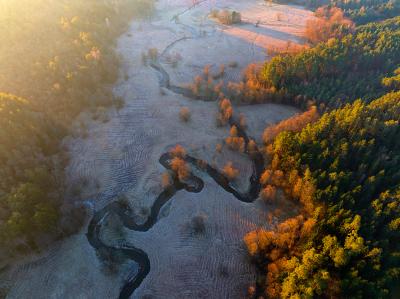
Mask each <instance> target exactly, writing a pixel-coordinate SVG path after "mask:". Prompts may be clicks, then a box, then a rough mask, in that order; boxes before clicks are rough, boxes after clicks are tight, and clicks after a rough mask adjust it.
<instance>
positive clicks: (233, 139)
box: [225, 126, 245, 153]
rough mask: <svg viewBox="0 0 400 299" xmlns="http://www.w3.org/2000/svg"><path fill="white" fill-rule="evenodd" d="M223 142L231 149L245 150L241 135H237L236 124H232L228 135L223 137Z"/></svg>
mask: <svg viewBox="0 0 400 299" xmlns="http://www.w3.org/2000/svg"><path fill="white" fill-rule="evenodd" d="M225 143H226V144H227V145H228V147H229V148H230V149H231V150H234V151H238V152H241V153H243V152H244V151H245V142H244V138H243V137H238V131H237V128H236V126H232V127H231V130H230V136H229V137H227V138H225Z"/></svg>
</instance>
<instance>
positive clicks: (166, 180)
mask: <svg viewBox="0 0 400 299" xmlns="http://www.w3.org/2000/svg"><path fill="white" fill-rule="evenodd" d="M171 185H172V178H171V176H170V174H169V173H168V172H164V173H163V174H162V176H161V186H162V187H163V188H167V187H169V186H171Z"/></svg>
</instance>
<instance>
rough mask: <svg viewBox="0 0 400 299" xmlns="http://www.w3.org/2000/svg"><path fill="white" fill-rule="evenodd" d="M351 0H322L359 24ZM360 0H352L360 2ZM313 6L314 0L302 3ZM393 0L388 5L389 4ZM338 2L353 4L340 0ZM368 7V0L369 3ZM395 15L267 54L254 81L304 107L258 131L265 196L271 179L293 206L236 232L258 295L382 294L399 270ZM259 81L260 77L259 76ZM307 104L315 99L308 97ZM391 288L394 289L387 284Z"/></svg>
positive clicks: (399, 101) (398, 26)
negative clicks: (265, 225)
mask: <svg viewBox="0 0 400 299" xmlns="http://www.w3.org/2000/svg"><path fill="white" fill-rule="evenodd" d="M352 3H353V2H346V4H344V3H341V2H338V3H336V2H335V3H331V4H332V5H337V6H338V7H342V8H344V9H345V11H346V13H347V14H348V15H350V16H351V17H352V18H353V19H354V20H355V21H356V22H357V23H366V20H371V19H372V20H375V19H381V18H385V16H393V15H392V13H393V14H394V15H398V12H397V13H396V9H398V8H396V7H398V3H396V2H395V1H394V2H391V3H390V5H389V3H386V4H385V5H384V4H380V5H384V6H385V7H386V8H388V7H389V6H390V7H391V8H390V9H389V10H385V9H383V10H380V11H381V14H379V17H378V15H377V14H374V13H372V11H371V10H372V9H373V8H371V9H370V13H371V14H372V15H371V14H370V15H368V16H366V15H363V16H362V14H361V13H362V11H365V9H363V10H362V11H361V9H356V7H357V6H355V5H354V4H353V5H352ZM358 3H359V2H358ZM310 5H315V3H312V4H311V3H310ZM396 5H397V6H396ZM346 7H347V8H349V7H353V9H347V10H346ZM374 7H375V8H374V9H378V8H376V6H374ZM399 30H400V18H399V17H395V18H392V19H387V20H383V21H380V22H374V23H368V24H365V25H361V26H357V27H356V29H355V32H354V34H348V35H345V36H343V37H339V38H338V37H333V38H331V39H329V40H327V41H325V42H324V41H323V42H321V43H317V45H315V46H314V47H311V48H310V49H306V50H303V51H301V52H299V53H294V54H288V55H278V56H276V57H274V58H273V59H272V60H271V61H269V62H266V63H265V65H264V66H263V67H262V68H261V70H260V71H259V73H258V74H257V80H258V82H259V84H260V85H261V86H262V88H263V89H265V90H268V92H269V95H268V96H266V97H265V98H264V99H268V98H272V99H274V94H279V96H280V98H285V99H287V100H288V101H289V102H291V103H293V104H295V105H298V106H300V107H303V108H306V107H310V106H311V105H317V107H318V110H319V111H320V112H321V113H322V116H321V117H320V119H319V120H317V121H315V117H310V113H311V110H309V111H308V112H305V113H304V114H303V115H300V116H296V117H295V118H293V119H289V120H286V121H284V122H282V123H280V124H277V125H276V126H274V127H272V128H268V129H267V130H266V131H265V133H264V141H265V155H266V157H267V159H268V160H269V166H267V168H266V171H265V173H264V175H263V177H262V178H261V183H262V185H263V186H264V187H263V188H264V190H263V193H264V194H271V190H274V193H273V194H274V196H265V198H266V199H267V200H276V198H275V192H276V191H275V190H276V189H280V190H283V191H284V194H285V195H286V196H287V197H288V198H291V199H292V200H295V201H298V202H299V203H300V204H301V206H302V212H301V214H299V215H297V216H296V217H292V218H289V219H287V220H286V221H284V222H282V223H280V224H278V225H277V226H276V229H274V230H271V231H266V230H256V231H253V232H251V233H249V234H248V235H247V236H246V237H245V243H246V245H247V248H248V250H249V253H250V255H251V257H252V259H253V261H254V262H255V263H256V265H257V266H258V268H259V270H260V273H261V274H260V276H259V279H258V280H257V291H256V292H254V291H252V293H251V294H255V295H257V296H260V298H261V297H262V298H312V297H317V298H390V297H391V296H394V297H392V298H395V297H397V296H396V295H395V293H394V292H396V291H397V290H395V286H396V284H397V283H398V280H399V273H400V259H399V256H400V255H399V254H400V251H399V249H400V248H399V246H398V243H399V241H400V239H399V238H400V234H399V221H400V219H399V211H400V210H399V199H400V197H399V194H400V189H399V186H400V172H399V169H400V164H399V162H400V143H399V140H400V92H399V91H396V90H398V89H399V87H400V86H399V66H400V60H399V58H400V51H399V49H400V31H399ZM259 88H261V87H259ZM312 109H316V108H315V107H313V108H312ZM397 295H398V294H397Z"/></svg>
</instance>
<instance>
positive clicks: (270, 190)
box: [260, 185, 276, 202]
mask: <svg viewBox="0 0 400 299" xmlns="http://www.w3.org/2000/svg"><path fill="white" fill-rule="evenodd" d="M260 195H261V198H262V199H263V200H264V201H265V202H271V201H274V200H275V199H276V188H275V187H274V186H272V185H267V186H266V187H264V189H262V191H261V194H260Z"/></svg>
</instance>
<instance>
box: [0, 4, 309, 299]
mask: <svg viewBox="0 0 400 299" xmlns="http://www.w3.org/2000/svg"><path fill="white" fill-rule="evenodd" d="M192 3H193V1H188V0H174V1H168V0H159V1H157V2H156V5H157V12H156V15H155V16H154V18H153V19H152V20H149V21H140V22H139V21H133V22H132V24H131V26H130V29H129V30H128V32H126V34H124V35H123V36H121V38H120V39H119V42H118V52H119V53H120V54H121V58H122V62H123V63H122V65H123V67H122V69H121V77H120V80H119V82H118V83H117V84H116V86H115V93H116V94H117V95H119V96H121V97H123V98H124V100H125V102H126V105H125V107H124V108H122V109H121V110H119V111H117V110H115V109H113V108H111V109H110V110H109V111H107V112H105V117H101V118H100V120H93V119H92V116H91V115H90V114H89V113H82V115H81V116H80V117H79V119H78V120H77V122H76V126H77V128H78V127H79V125H80V123H84V124H85V126H86V127H87V128H88V130H87V132H88V136H87V137H86V138H83V137H74V138H73V137H69V138H67V139H66V140H65V145H66V146H67V147H68V149H69V152H70V155H71V162H70V165H69V166H68V168H67V169H66V171H67V176H68V178H69V182H70V184H71V185H74V184H77V183H79V182H82V181H85V182H86V183H85V184H83V189H82V194H81V195H80V197H81V198H82V199H84V200H86V201H87V203H88V206H89V207H90V208H89V209H92V211H93V210H98V209H100V208H102V207H103V206H105V205H106V204H107V203H109V202H110V201H112V200H116V199H117V198H118V197H121V196H124V197H126V198H127V200H128V201H129V203H130V205H131V206H132V208H133V209H134V211H135V212H136V213H137V214H138V215H140V214H143V213H144V214H145V212H146V209H148V208H149V207H150V206H151V205H152V203H153V201H154V199H155V197H156V196H157V194H158V193H159V192H160V190H161V174H162V172H163V171H164V169H163V167H162V166H161V165H160V164H159V162H158V159H159V157H160V155H161V154H162V153H164V152H165V151H167V150H168V149H169V148H171V147H173V146H174V145H176V144H181V145H183V146H184V147H185V148H187V150H188V151H189V152H190V154H191V155H193V156H196V157H199V158H203V159H206V160H207V161H208V162H209V163H214V164H215V165H217V166H218V167H223V165H224V164H225V163H226V162H227V161H232V162H233V164H234V166H235V167H236V168H238V169H239V170H240V172H241V179H240V180H239V181H238V182H237V185H238V188H239V189H243V190H244V189H246V188H247V183H248V176H249V175H250V173H251V163H250V160H249V159H248V158H247V157H246V156H244V155H242V154H238V153H233V152H231V151H229V150H227V149H226V148H224V149H223V152H222V154H218V153H216V152H215V147H216V145H217V144H218V143H221V142H222V140H223V139H224V138H225V137H226V136H228V134H229V128H228V127H225V128H217V127H216V124H215V115H216V112H217V106H216V103H213V102H200V101H194V100H190V99H186V98H184V97H182V96H180V95H177V94H174V93H172V92H170V91H168V90H163V91H161V90H160V88H159V82H158V77H157V76H158V74H157V72H156V71H155V70H154V69H152V68H151V67H149V66H146V65H143V63H142V53H145V52H147V51H148V49H150V48H157V49H158V52H159V53H160V54H162V55H161V57H160V61H161V63H162V64H163V66H164V67H165V69H166V70H167V71H168V73H169V74H170V76H171V80H172V82H173V83H174V84H176V85H180V84H185V83H188V82H190V81H191V80H192V78H193V77H194V76H195V75H198V74H200V73H201V72H202V69H203V67H204V66H205V65H207V64H209V65H212V66H213V67H214V68H216V67H218V66H219V65H220V64H226V65H228V64H229V63H231V62H236V63H237V64H238V67H236V68H227V74H226V78H227V79H229V80H237V79H239V78H240V70H241V69H242V68H244V67H245V66H246V65H247V64H249V63H252V62H254V61H262V60H264V59H266V58H267V57H266V49H267V48H269V47H271V48H277V47H284V46H285V45H286V42H287V41H288V40H290V41H292V42H293V43H298V42H300V41H301V35H302V32H303V30H304V24H305V20H306V19H307V18H309V17H311V12H309V11H306V10H303V9H301V8H299V7H291V6H284V5H275V4H273V5H272V6H268V5H267V4H265V2H264V1H251V0H243V1H233V0H231V1H229V0H221V1H219V0H218V1H217V0H209V1H204V2H202V3H200V4H199V5H198V6H195V7H193V8H192V9H190V10H187V11H186V9H187V8H188V7H190V6H191V5H192ZM213 8H218V9H223V8H230V9H235V10H237V11H240V12H241V13H242V17H243V20H244V24H241V25H238V26H233V27H227V26H223V25H220V24H217V23H215V22H214V21H212V20H210V19H209V18H208V13H209V12H210V10H211V9H213ZM183 11H186V12H185V13H184V14H180V13H181V12H183ZM175 15H179V17H178V19H176V18H175V19H174V18H173V17H174V16H175ZM176 20H177V21H176ZM256 23H258V27H256V26H255V24H256ZM171 57H172V58H173V57H180V60H179V62H178V64H177V65H176V66H172V65H171V63H170V60H171ZM183 106H186V107H189V109H190V111H191V114H192V118H191V121H190V122H188V123H182V122H181V121H179V110H180V108H181V107H183ZM239 110H240V112H243V113H244V115H245V116H246V118H247V120H248V121H247V122H248V127H249V129H248V134H249V135H250V136H252V137H254V138H256V140H260V137H261V134H262V129H263V128H264V127H265V126H266V125H268V124H270V123H274V122H277V121H279V120H282V119H285V118H288V117H290V116H291V115H293V114H294V113H296V112H297V110H296V109H295V108H292V107H288V106H283V105H276V104H263V105H257V106H248V107H240V108H238V109H237V110H236V111H239ZM103 119H107V120H108V121H106V122H104V121H102V120H103ZM77 130H78V129H77ZM78 131H79V130H78ZM201 176H202V178H203V180H204V181H205V187H204V189H203V191H202V192H201V193H198V194H194V193H187V192H185V191H179V192H178V193H177V194H176V195H175V196H174V197H173V198H172V200H171V202H170V203H168V204H167V205H166V206H165V207H164V209H163V210H162V212H161V213H160V215H161V216H160V220H159V221H158V222H157V223H156V224H155V225H154V227H153V228H152V229H150V230H149V231H148V232H146V233H139V232H132V231H129V230H124V231H123V232H122V233H121V232H118V233H117V232H115V231H114V229H113V227H115V225H114V226H110V227H107V226H106V228H105V229H104V231H103V232H102V238H103V239H104V241H105V242H106V243H108V244H110V245H112V244H116V243H117V242H120V240H121V239H123V240H124V241H126V242H127V243H129V244H132V245H134V246H136V247H138V248H141V249H143V250H144V251H145V252H146V253H147V254H148V255H149V258H150V261H151V271H150V273H149V275H148V276H147V277H146V279H145V280H144V281H143V283H142V284H141V286H140V287H139V288H138V289H137V290H136V291H135V292H134V294H133V297H134V298H142V297H143V296H145V295H149V296H151V298H242V297H243V296H244V293H245V291H246V288H247V286H248V285H249V283H251V282H252V281H254V277H255V269H254V268H253V267H252V265H251V264H249V263H248V260H247V255H246V251H245V248H244V246H243V242H242V239H243V236H244V234H246V232H248V231H250V230H252V229H255V228H257V227H260V226H261V225H262V224H263V223H264V224H265V223H266V221H265V219H266V217H267V214H268V213H269V212H273V211H274V209H275V207H273V206H266V205H265V204H263V203H262V202H260V201H258V200H257V201H256V202H255V203H252V204H245V203H242V202H240V201H238V200H237V199H236V198H234V197H233V196H232V195H231V194H229V193H226V192H225V191H224V190H223V189H222V188H220V187H219V186H218V185H217V184H216V183H215V182H214V181H212V180H211V179H210V178H209V177H208V176H207V175H204V174H202V175H201ZM287 205H288V206H287V207H283V208H284V209H288V210H291V209H293V207H292V206H289V204H287ZM281 208H282V207H281ZM90 215H92V212H89V217H90ZM199 215H201V216H202V217H204V219H205V228H206V230H205V233H204V234H202V235H196V234H193V227H192V224H191V221H192V219H193V217H195V216H199ZM144 217H145V216H144ZM110 221H111V222H112V219H111V220H110ZM86 229H87V228H86V227H84V228H83V229H82V231H81V232H80V233H79V234H77V235H75V236H72V237H70V238H69V239H67V240H64V241H62V242H60V243H59V244H57V246H55V247H54V248H52V249H51V250H50V251H49V252H46V253H44V254H43V255H41V256H40V257H37V256H35V257H30V258H27V260H26V262H25V263H21V264H20V265H16V266H14V267H13V268H11V269H9V270H8V271H5V272H4V273H3V274H1V275H0V288H2V287H5V288H10V291H9V294H8V297H9V298H116V297H118V294H119V291H120V288H121V286H122V285H123V280H124V279H125V278H126V277H127V276H128V275H129V273H130V272H132V271H134V269H135V265H134V263H133V262H127V263H125V264H124V265H122V266H121V267H120V268H119V270H118V271H117V272H116V273H114V274H110V273H107V272H105V271H103V270H102V266H101V262H100V261H99V259H98V258H97V256H96V254H95V251H94V249H93V248H92V247H91V246H90V245H89V243H88V242H87V239H86V236H85V232H86ZM149 298H150V297H149Z"/></svg>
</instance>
